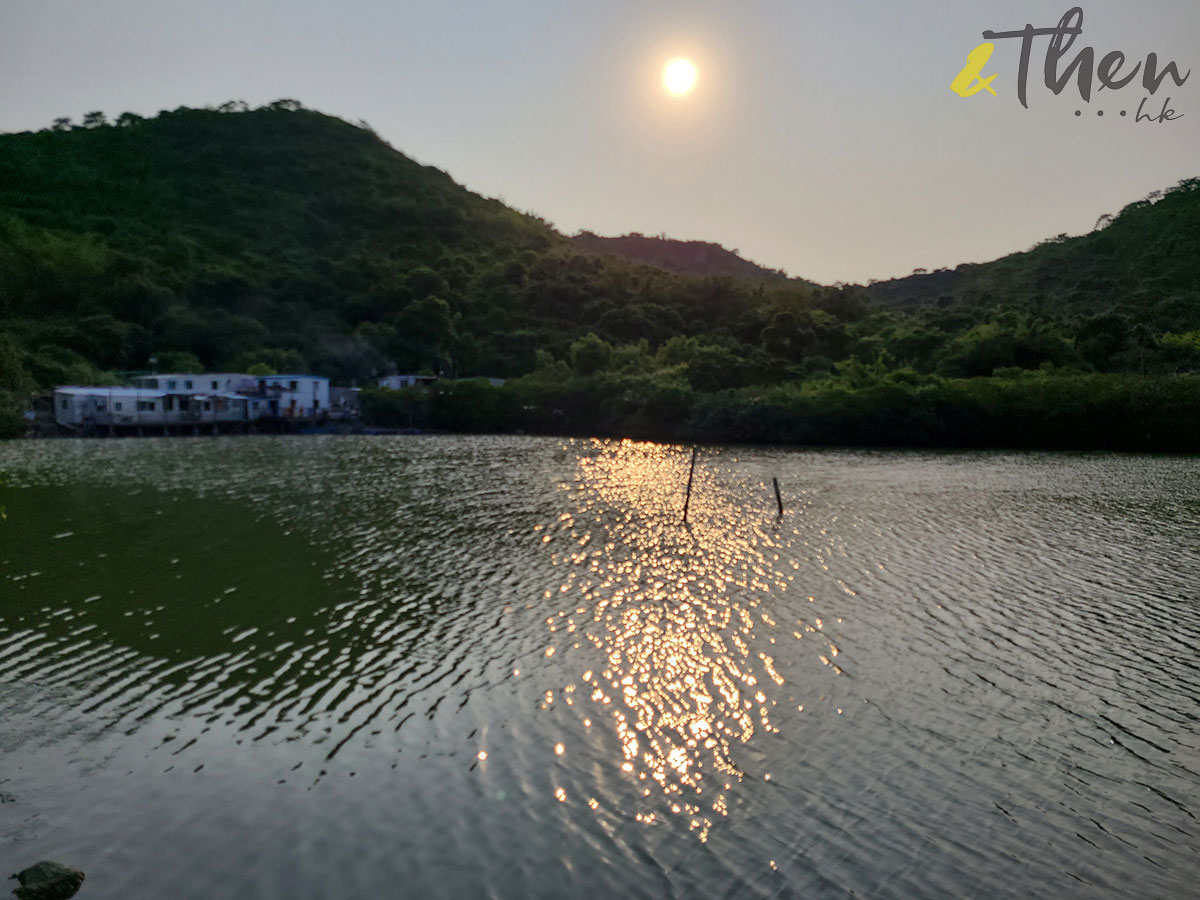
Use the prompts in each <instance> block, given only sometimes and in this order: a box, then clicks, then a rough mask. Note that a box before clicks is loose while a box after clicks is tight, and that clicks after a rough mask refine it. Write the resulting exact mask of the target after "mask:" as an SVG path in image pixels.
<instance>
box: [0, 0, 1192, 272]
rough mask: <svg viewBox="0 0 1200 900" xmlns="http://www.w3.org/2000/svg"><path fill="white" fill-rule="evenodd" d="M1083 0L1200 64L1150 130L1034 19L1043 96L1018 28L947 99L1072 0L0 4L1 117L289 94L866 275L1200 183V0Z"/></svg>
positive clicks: (567, 201)
mask: <svg viewBox="0 0 1200 900" xmlns="http://www.w3.org/2000/svg"><path fill="white" fill-rule="evenodd" d="M1082 7H1083V11H1084V23H1083V25H1084V31H1083V34H1082V36H1081V37H1080V38H1079V39H1078V40H1077V41H1076V44H1075V46H1074V47H1073V48H1072V50H1071V52H1070V54H1069V55H1068V57H1067V58H1068V60H1069V59H1070V58H1072V57H1073V56H1074V55H1075V53H1076V52H1077V51H1078V50H1079V49H1081V48H1082V47H1084V46H1085V45H1090V46H1094V47H1095V48H1096V51H1097V54H1096V55H1097V59H1099V57H1101V56H1103V55H1104V54H1105V53H1107V52H1108V51H1110V50H1123V51H1125V53H1126V54H1127V56H1128V61H1127V63H1126V66H1125V68H1124V69H1123V70H1122V72H1125V71H1128V70H1129V69H1130V68H1131V67H1132V66H1133V65H1134V64H1135V62H1137V61H1144V59H1145V56H1146V54H1147V53H1149V52H1151V51H1153V52H1156V53H1157V54H1158V55H1159V57H1160V60H1161V61H1162V62H1165V61H1167V60H1176V61H1177V62H1178V63H1179V67H1180V69H1181V71H1183V72H1186V71H1187V70H1188V69H1196V72H1195V74H1194V75H1193V76H1192V77H1191V78H1190V79H1189V80H1188V81H1187V83H1186V84H1184V85H1183V86H1182V87H1176V86H1175V85H1174V83H1173V82H1172V81H1171V80H1170V79H1168V80H1167V81H1166V82H1165V83H1164V84H1163V86H1162V88H1161V89H1160V90H1159V92H1158V93H1157V94H1156V95H1155V96H1154V97H1153V98H1151V100H1150V101H1149V102H1147V104H1146V106H1147V109H1150V108H1153V111H1154V113H1155V114H1156V115H1157V113H1158V112H1159V111H1160V109H1161V106H1162V101H1163V100H1165V98H1166V97H1168V96H1170V97H1172V98H1173V102H1172V104H1171V106H1172V107H1173V108H1174V109H1175V110H1176V112H1177V113H1182V114H1183V118H1181V119H1178V120H1177V121H1173V122H1167V123H1161V124H1160V123H1141V124H1138V123H1135V122H1134V113H1135V112H1136V110H1137V107H1138V104H1139V103H1140V102H1141V100H1142V99H1143V98H1144V97H1146V91H1145V90H1144V89H1143V88H1142V86H1141V79H1140V76H1139V77H1138V78H1135V79H1134V81H1133V83H1131V84H1130V85H1129V86H1128V87H1126V88H1123V89H1121V90H1116V91H1112V90H1102V91H1100V92H1099V93H1098V94H1095V95H1093V97H1092V102H1091V104H1090V105H1088V104H1085V103H1083V102H1082V101H1081V100H1080V97H1079V92H1078V90H1077V89H1076V88H1075V87H1074V85H1073V84H1072V85H1071V86H1068V87H1067V89H1066V90H1065V91H1064V92H1063V94H1062V95H1061V96H1058V97H1055V96H1054V95H1053V94H1051V93H1050V92H1049V91H1048V90H1047V89H1046V88H1045V86H1044V84H1043V82H1042V74H1041V73H1042V62H1043V59H1044V56H1045V52H1046V45H1047V40H1046V39H1045V38H1040V39H1038V40H1037V41H1036V42H1035V44H1034V49H1033V55H1032V62H1031V66H1030V69H1031V71H1030V79H1029V103H1030V108H1029V109H1028V110H1026V109H1023V108H1022V107H1021V105H1020V104H1019V102H1018V100H1017V98H1016V74H1017V60H1018V57H1019V49H1020V47H1019V41H1015V40H1007V41H1001V42H998V43H997V47H996V53H995V56H993V58H992V60H991V61H990V63H989V64H988V65H987V66H986V67H985V69H984V74H985V75H988V74H992V73H998V75H997V78H996V80H995V81H994V82H993V86H994V87H995V88H996V89H997V91H998V96H992V95H990V94H987V93H986V92H984V93H981V94H979V95H976V96H973V97H968V98H962V97H959V96H956V95H955V94H953V93H952V92H951V91H950V87H949V86H950V82H951V81H952V80H953V79H954V77H955V75H956V74H957V73H958V72H959V70H960V69H962V67H963V66H964V65H965V64H966V55H967V53H968V52H969V51H970V50H971V49H972V48H973V47H974V46H976V45H977V44H979V43H980V42H982V40H983V39H982V36H981V32H983V31H984V30H985V29H993V30H996V31H1006V30H1016V29H1019V28H1021V27H1023V26H1024V25H1025V23H1026V22H1030V23H1032V24H1034V25H1036V26H1047V27H1049V26H1053V25H1055V24H1056V23H1057V22H1058V20H1059V18H1060V17H1061V16H1062V14H1063V13H1064V12H1066V10H1067V9H1068V8H1069V4H1068V3H1065V2H1064V3H1062V4H1053V3H1047V2H1045V0H1037V2H1033V0H1028V2H1011V3H1004V2H987V3H984V2H965V0H964V2H957V3H950V2H946V0H918V2H909V3H900V2H885V0H870V2H868V0H779V2H775V0H770V2H766V0H759V2H756V0H739V2H705V3H695V2H694V3H670V2H653V0H637V2H626V0H558V2H549V0H514V2H475V3H467V2H457V0H436V2H423V3H415V2H405V0H339V2H329V0H326V2H316V0H290V2H284V0H203V2H198V0H187V2H182V0H0V130H3V131H24V130H29V129H37V128H41V127H44V126H46V125H48V124H49V123H50V122H51V120H52V119H54V118H55V117H57V116H72V117H73V118H75V119H76V120H78V119H79V118H80V117H81V116H82V114H83V113H84V112H86V111H88V110H93V109H101V110H104V111H105V112H107V113H108V114H110V115H115V114H117V113H120V112H122V111H124V110H130V111H133V112H137V113H141V114H143V115H153V114H155V113H157V112H158V110H160V109H167V108H174V107H176V106H180V105H185V106H203V105H205V104H210V103H211V104H219V103H221V102H223V101H225V100H228V99H244V100H247V101H249V102H250V103H251V104H255V105H257V104H260V103H264V102H268V101H270V100H274V99H277V98H280V97H294V98H296V99H299V100H301V101H302V102H303V103H305V104H306V105H307V106H310V107H313V108H316V109H319V110H322V111H324V112H328V113H332V114H335V115H339V116H341V117H343V118H346V119H349V120H352V121H353V120H356V119H360V118H361V119H365V120H367V121H368V122H370V123H371V125H372V126H374V128H375V129H376V130H377V131H378V132H379V133H380V134H381V135H382V136H383V137H384V138H385V139H387V140H388V141H389V142H390V143H391V144H393V145H394V146H395V147H396V148H397V149H399V150H402V151H403V152H405V153H407V154H408V155H410V156H412V157H415V158H416V159H418V160H420V161H421V162H425V163H429V164H432V165H435V166H437V167H439V168H441V169H445V170H446V171H448V172H449V173H450V174H451V175H452V176H453V177H454V178H455V180H457V181H458V182H460V183H462V184H464V185H466V186H467V187H469V188H471V189H472V190H475V191H478V192H480V193H483V194H486V195H489V196H497V197H501V198H502V199H504V200H505V201H506V202H507V203H508V204H510V205H511V206H515V207H517V208H518V209H522V210H527V211H532V212H535V213H537V214H538V215H541V216H543V217H545V218H546V219H548V220H549V221H550V222H552V223H553V224H554V225H555V226H556V227H557V228H559V229H560V230H562V231H564V232H567V233H571V232H574V231H576V230H579V229H588V230H591V231H596V232H598V233H601V234H619V233H625V232H630V231H640V232H643V233H645V234H658V233H660V232H665V233H666V234H667V235H669V236H671V237H677V238H687V239H703V240H713V241H719V242H721V243H723V244H724V245H725V246H727V247H731V248H737V249H738V250H739V251H740V252H741V254H742V255H743V256H745V257H747V258H750V259H753V260H755V261H757V262H760V263H762V264H764V265H768V266H771V267H775V268H784V269H786V270H787V271H788V273H789V274H793V275H800V276H803V277H806V278H812V279H814V280H817V281H822V282H832V281H837V280H843V281H865V280H867V279H868V278H884V277H889V276H893V275H903V274H907V273H908V272H910V271H911V270H912V269H913V268H915V267H918V266H920V267H926V268H930V269H932V268H937V267H940V266H953V265H956V264H958V263H960V262H968V261H983V260H986V259H991V258H994V257H997V256H1000V255H1003V254H1005V253H1008V252H1011V251H1013V250H1022V249H1025V248H1027V247H1029V246H1030V245H1032V244H1033V243H1035V242H1037V241H1038V240H1041V239H1042V238H1045V237H1048V236H1051V235H1054V234H1058V233H1060V232H1069V233H1072V234H1077V233H1082V232H1085V231H1088V230H1090V229H1091V227H1092V225H1093V223H1094V222H1095V220H1096V218H1097V217H1098V216H1100V215H1101V214H1102V213H1106V212H1113V213H1115V212H1117V211H1118V210H1119V209H1120V208H1121V207H1122V206H1124V205H1125V204H1126V203H1128V202H1131V201H1133V200H1136V199H1138V198H1140V197H1142V196H1143V195H1145V194H1147V193H1148V192H1150V191H1152V190H1155V189H1157V188H1162V187H1165V186H1167V185H1170V184H1172V183H1174V182H1176V181H1178V180H1179V179H1181V178H1184V177H1190V176H1196V175H1200V2H1197V0H1156V2H1139V3H1133V2H1130V0H1091V2H1084V3H1082ZM680 55H682V56H687V57H689V58H691V59H693V60H694V61H695V62H696V64H697V65H698V66H699V68H700V81H699V85H698V87H697V89H696V91H695V92H694V93H693V94H691V95H690V96H688V97H687V98H685V99H682V100H680V99H671V98H668V97H667V96H666V95H665V94H664V93H663V91H662V89H661V85H660V81H659V76H660V71H661V67H662V65H663V63H665V62H666V60H667V59H669V58H670V57H673V56H680ZM1077 109H1081V110H1083V115H1081V116H1079V117H1076V116H1075V115H1074V112H1075V110H1077ZM1098 109H1104V110H1106V112H1107V115H1105V116H1104V117H1103V118H1101V117H1099V116H1097V115H1096V110H1098ZM1121 109H1125V110H1126V111H1127V112H1128V115H1127V116H1126V117H1125V118H1121V117H1119V111H1120V110H1121Z"/></svg>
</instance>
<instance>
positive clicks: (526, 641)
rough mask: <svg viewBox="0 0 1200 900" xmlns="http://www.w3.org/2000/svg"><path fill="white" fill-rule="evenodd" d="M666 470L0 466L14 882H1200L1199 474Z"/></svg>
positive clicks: (246, 444)
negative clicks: (65, 873) (28, 876)
mask: <svg viewBox="0 0 1200 900" xmlns="http://www.w3.org/2000/svg"><path fill="white" fill-rule="evenodd" d="M687 463H688V454H687V453H685V452H684V450H683V449H682V448H672V447H663V446H657V445H650V444H633V443H628V442H625V443H621V442H590V441H568V442H564V441H558V440H552V439H535V438H510V437H505V438H491V437H483V438H466V437H463V438H449V437H436V438H434V437H397V438H344V437H328V438H325V437H317V438H287V437H281V438H271V437H255V438H215V439H214V438H200V439H182V438H181V439H164V440H155V439H148V440H126V441H88V442H83V441H78V442H77V441H57V442H24V443H10V444H7V445H4V446H3V447H0V476H2V478H3V481H4V485H3V487H0V503H2V504H3V505H5V506H6V507H7V510H8V519H7V521H5V522H3V523H0V722H2V723H3V725H2V727H0V800H2V801H3V802H0V867H3V866H7V867H8V868H7V870H6V872H7V871H15V870H17V869H19V868H22V867H23V866H25V865H28V864H30V863H32V862H34V861H36V860H38V859H42V858H53V859H59V860H61V861H62V862H65V863H68V864H70V865H74V866H78V867H80V868H82V869H84V870H85V871H86V872H87V875H88V880H87V883H86V885H85V888H84V893H82V894H81V895H80V896H81V897H82V896H86V897H90V898H114V900H115V898H132V897H155V898H157V897H177V898H184V900H191V898H195V900H200V898H205V900H221V898H309V897H311V898H326V897H401V896H406V897H407V896H411V897H422V898H424V897H454V898H458V897H462V898H474V897H497V898H523V897H563V896H572V895H573V896H587V897H617V896H629V897H646V898H657V897H695V896H711V897H793V896H795V897H825V896H828V897H844V896H850V895H854V896H861V897H961V896H981V897H982V896H987V897H1025V896H1039V897H1062V896H1086V897H1122V896H1155V897H1189V896H1197V887H1196V885H1197V884H1198V883H1200V882H1198V881H1197V872H1200V823H1198V822H1197V819H1196V817H1197V816H1198V815H1200V701H1198V700H1197V697H1198V696H1200V653H1198V652H1197V651H1198V648H1200V529H1198V527H1197V526H1200V475H1198V473H1200V466H1198V464H1197V463H1196V461H1194V460H1189V459H1163V458H1151V457H1133V456H1122V457H1113V456H1055V455H1022V454H1011V455H1001V454H946V455H938V454H927V453H889V454H883V453H870V452H836V451H830V452H811V453H810V452H798V451H784V450H757V449H756V450H746V449H726V450H709V451H706V452H703V453H702V454H701V456H700V462H699V464H698V466H697V471H696V483H695V488H694V496H693V499H692V506H691V515H690V520H691V524H690V526H688V527H682V526H681V525H680V524H679V521H678V519H679V511H680V509H681V507H682V501H683V496H682V494H683V485H684V483H685V481H686V477H687ZM772 476H777V477H778V478H779V479H780V481H781V483H782V484H783V488H784V496H785V500H786V502H787V506H788V509H787V512H786V514H785V515H784V517H783V519H782V520H777V519H776V517H775V515H774V512H775V510H774V497H773V495H772V493H771V488H770V480H771V477H772Z"/></svg>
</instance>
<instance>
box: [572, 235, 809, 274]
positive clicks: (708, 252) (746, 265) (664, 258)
mask: <svg viewBox="0 0 1200 900" xmlns="http://www.w3.org/2000/svg"><path fill="white" fill-rule="evenodd" d="M571 240H572V241H574V243H575V246H576V247H579V248H580V249H582V250H587V251H590V252H592V253H603V254H609V255H611V256H619V257H622V258H624V259H628V260H633V261H635V262H644V263H649V264H650V265H652V266H658V267H659V268H661V269H666V270H667V271H670V272H678V273H679V274H681V275H699V276H705V275H729V276H731V277H733V278H750V279H777V278H786V277H787V275H786V274H785V273H783V272H781V271H779V270H777V269H768V268H765V267H763V266H760V265H758V263H754V262H751V261H750V260H748V259H743V258H742V257H741V256H739V255H738V252H737V251H736V250H726V249H725V248H724V247H722V246H721V245H720V244H714V243H710V242H709V241H677V240H673V239H671V238H667V237H646V236H645V235H642V234H625V235H621V236H620V237H601V236H600V235H598V234H592V232H590V231H581V232H580V233H579V234H577V235H575V236H573V237H572V238H571Z"/></svg>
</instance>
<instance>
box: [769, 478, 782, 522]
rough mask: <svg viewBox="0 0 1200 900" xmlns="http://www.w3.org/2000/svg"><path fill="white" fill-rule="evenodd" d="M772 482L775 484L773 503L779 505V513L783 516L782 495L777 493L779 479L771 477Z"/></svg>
mask: <svg viewBox="0 0 1200 900" xmlns="http://www.w3.org/2000/svg"><path fill="white" fill-rule="evenodd" d="M771 482H772V484H774V485H775V503H776V505H777V506H778V507H779V515H780V516H781V517H782V516H783V495H782V494H780V493H779V479H778V478H772V479H771Z"/></svg>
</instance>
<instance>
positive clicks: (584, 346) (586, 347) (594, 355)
mask: <svg viewBox="0 0 1200 900" xmlns="http://www.w3.org/2000/svg"><path fill="white" fill-rule="evenodd" d="M612 352H613V348H612V344H610V343H609V342H608V341H606V340H604V339H603V338H601V337H597V336H596V334H595V333H594V332H590V331H589V332H588V333H587V334H585V335H584V336H583V337H581V338H580V339H579V340H577V341H575V342H574V343H573V344H571V365H572V366H573V367H574V368H575V371H576V372H578V373H579V374H580V375H594V374H595V373H597V372H599V371H600V370H601V369H605V368H607V367H608V363H609V360H610V359H612Z"/></svg>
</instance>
